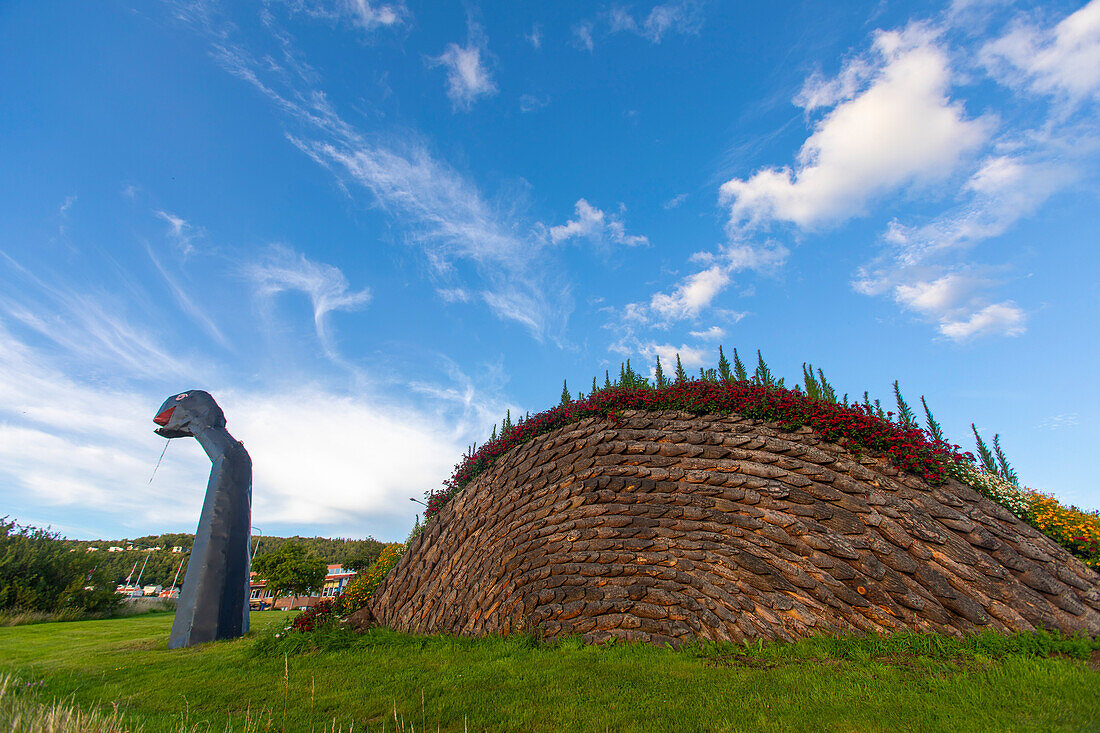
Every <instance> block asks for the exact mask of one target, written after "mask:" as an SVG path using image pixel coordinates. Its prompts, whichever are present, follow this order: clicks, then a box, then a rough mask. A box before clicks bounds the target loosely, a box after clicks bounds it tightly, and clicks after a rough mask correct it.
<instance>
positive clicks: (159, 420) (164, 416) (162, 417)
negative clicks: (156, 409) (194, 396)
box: [153, 405, 176, 427]
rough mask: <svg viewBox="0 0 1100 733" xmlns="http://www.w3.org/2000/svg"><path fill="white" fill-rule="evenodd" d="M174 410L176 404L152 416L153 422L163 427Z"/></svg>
mask: <svg viewBox="0 0 1100 733" xmlns="http://www.w3.org/2000/svg"><path fill="white" fill-rule="evenodd" d="M175 411H176V406H175V405H172V406H171V407H169V408H168V409H167V410H165V411H164V412H162V413H160V414H159V415H157V416H156V417H154V418H153V422H155V423H156V424H157V425H160V426H161V427H164V426H165V425H167V424H168V421H169V420H171V419H172V413H173V412H175Z"/></svg>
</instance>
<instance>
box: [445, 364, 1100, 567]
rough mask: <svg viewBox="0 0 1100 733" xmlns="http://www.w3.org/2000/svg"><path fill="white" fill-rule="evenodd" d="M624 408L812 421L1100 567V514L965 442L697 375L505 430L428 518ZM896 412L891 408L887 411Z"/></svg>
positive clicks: (795, 394)
mask: <svg viewBox="0 0 1100 733" xmlns="http://www.w3.org/2000/svg"><path fill="white" fill-rule="evenodd" d="M619 410H647V411H657V410H676V411H684V412H688V413H691V414H693V415H707V414H720V415H728V414H733V413H736V414H738V415H741V416H742V417H747V418H750V419H754V420H760V421H762V422H771V423H776V424H778V425H779V426H780V427H781V428H783V429H785V430H794V429H797V428H800V427H804V426H808V427H810V428H813V429H814V430H815V431H816V432H817V433H818V434H819V435H820V436H821V437H823V438H824V439H825V440H829V441H832V442H840V443H843V444H844V445H845V446H846V447H847V448H848V449H849V450H851V451H853V452H855V453H859V452H860V451H864V450H866V451H872V452H875V453H877V454H879V455H881V456H884V457H885V458H886V459H887V460H889V461H890V463H892V464H893V465H894V466H896V467H897V468H899V469H900V470H903V471H907V472H908V473H911V474H913V475H915V476H919V477H920V478H922V479H924V480H925V481H927V482H928V483H930V484H942V483H943V482H944V481H946V480H947V478H948V477H951V478H954V479H956V480H957V481H959V482H961V483H964V484H966V485H968V486H970V487H971V488H973V489H974V490H976V491H977V492H979V493H980V494H983V495H984V496H986V497H988V498H990V499H992V500H993V501H996V502H997V503H999V504H1001V505H1002V506H1004V507H1005V508H1006V509H1008V510H1009V511H1011V512H1012V513H1013V514H1015V515H1016V516H1017V517H1019V518H1021V519H1023V520H1024V521H1026V522H1027V523H1028V524H1030V525H1032V526H1033V527H1035V528H1036V529H1038V530H1039V531H1040V532H1043V533H1044V534H1046V535H1048V536H1049V537H1051V538H1052V539H1053V540H1054V541H1055V542H1057V543H1058V544H1060V545H1062V546H1063V547H1065V548H1066V549H1067V550H1069V551H1070V552H1071V553H1072V554H1073V555H1075V556H1077V557H1078V558H1080V559H1081V560H1083V561H1084V562H1085V564H1086V565H1088V566H1089V567H1091V568H1093V569H1094V570H1098V571H1100V513H1098V512H1087V511H1082V510H1080V509H1078V508H1077V507H1066V506H1064V505H1063V504H1061V503H1059V502H1058V500H1057V499H1055V498H1054V497H1052V496H1049V495H1047V494H1044V493H1041V492H1038V491H1035V490H1033V489H1028V488H1026V487H1020V486H1017V485H1015V484H1013V483H1010V482H1008V481H1006V480H1005V479H1003V478H1001V477H999V476H996V475H993V474H990V473H988V472H986V471H983V470H981V469H980V468H978V467H977V466H976V465H975V464H974V456H973V455H972V454H970V453H966V452H959V446H958V445H954V444H949V443H946V442H944V441H937V440H934V439H933V438H932V437H931V436H930V435H929V434H928V432H927V431H925V430H924V429H922V428H920V427H917V426H912V425H905V424H903V423H899V422H892V421H891V420H889V419H886V420H884V419H882V418H881V417H878V416H877V415H876V414H875V413H874V411H873V410H872V409H871V408H870V407H869V406H867V405H860V404H841V403H837V402H830V401H827V400H816V399H812V398H810V397H808V396H807V395H806V394H805V393H804V392H801V391H794V390H789V389H785V388H783V387H776V386H768V385H761V384H755V383H753V382H748V381H736V382H720V381H719V382H714V381H710V380H703V379H692V380H686V381H683V382H677V383H673V384H671V385H669V386H667V387H661V388H656V389H654V388H651V387H650V388H647V387H611V388H606V389H601V390H598V391H596V392H593V393H592V394H591V395H589V396H588V397H586V398H584V399H581V400H574V401H572V402H569V403H568V404H565V405H559V406H558V407H554V408H551V409H549V410H546V411H545V412H540V413H539V414H537V415H532V416H531V417H530V418H528V419H526V420H523V421H522V422H520V423H518V424H516V425H513V426H511V427H509V428H507V429H506V430H504V431H502V433H501V435H500V437H498V438H496V439H494V440H491V441H489V442H488V443H486V444H485V445H483V446H481V447H480V448H478V449H477V450H476V451H473V452H472V453H471V454H468V455H466V456H464V457H463V459H462V461H461V462H459V463H458V464H457V465H456V466H455V470H454V473H453V474H451V477H450V478H448V479H447V480H446V481H444V482H443V488H442V489H440V490H436V491H430V492H427V494H426V498H427V505H428V507H427V509H426V510H425V512H424V516H425V517H427V518H429V519H430V518H432V517H433V516H435V515H436V514H437V513H438V512H439V510H440V509H442V508H443V506H444V505H446V503H447V502H448V501H450V500H451V499H452V498H454V497H455V495H457V494H458V493H459V492H460V491H462V489H464V488H465V487H466V485H467V484H469V483H470V482H471V481H473V480H474V479H475V478H477V477H478V476H480V475H481V474H482V473H484V472H485V471H486V470H487V469H488V468H489V466H491V465H492V464H493V462H494V461H495V460H496V459H497V458H499V457H500V456H502V455H504V454H505V453H507V452H508V451H509V450H511V449H512V448H514V447H515V446H517V445H521V444H523V443H526V442H527V441H529V440H531V439H532V438H534V437H536V436H539V435H543V434H545V433H549V432H550V431H551V430H556V429H557V428H560V427H563V426H565V425H570V424H572V423H577V422H580V421H581V420H583V419H585V418H587V417H602V418H606V419H608V420H610V421H612V422H613V423H616V422H617V418H616V417H615V412H616V411H619ZM886 414H887V415H888V416H892V415H893V413H886Z"/></svg>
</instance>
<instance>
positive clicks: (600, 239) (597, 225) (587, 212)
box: [549, 199, 649, 247]
mask: <svg viewBox="0 0 1100 733" xmlns="http://www.w3.org/2000/svg"><path fill="white" fill-rule="evenodd" d="M574 211H575V213H576V218H575V219H570V220H569V221H567V222H566V223H565V224H559V225H557V226H552V227H550V230H549V231H550V241H552V242H553V243H554V244H560V243H561V242H563V241H565V240H568V239H577V238H584V239H588V240H589V241H590V242H592V243H593V244H602V243H606V242H611V243H614V244H622V245H625V246H627V247H636V246H639V245H648V244H649V240H648V239H647V238H646V237H644V236H641V235H634V234H627V233H626V226H625V225H624V224H623V222H622V219H620V218H619V217H618V216H616V215H615V214H606V213H605V212H603V211H602V210H600V209H597V208H596V207H594V206H592V205H591V204H589V203H588V202H587V201H585V200H584V199H578V201H577V203H576V205H575V206H574Z"/></svg>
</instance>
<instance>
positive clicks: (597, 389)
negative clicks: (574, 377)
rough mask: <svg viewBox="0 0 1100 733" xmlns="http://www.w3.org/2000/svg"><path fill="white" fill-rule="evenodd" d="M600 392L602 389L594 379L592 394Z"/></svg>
mask: <svg viewBox="0 0 1100 733" xmlns="http://www.w3.org/2000/svg"><path fill="white" fill-rule="evenodd" d="M599 391H600V388H599V387H597V386H596V378H595V377H592V394H596V393H597V392H599Z"/></svg>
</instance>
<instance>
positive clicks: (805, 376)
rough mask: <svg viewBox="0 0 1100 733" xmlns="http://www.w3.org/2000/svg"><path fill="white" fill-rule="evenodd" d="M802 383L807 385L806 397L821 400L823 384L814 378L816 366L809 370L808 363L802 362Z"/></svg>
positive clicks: (810, 367)
mask: <svg viewBox="0 0 1100 733" xmlns="http://www.w3.org/2000/svg"><path fill="white" fill-rule="evenodd" d="M802 382H803V384H805V385H806V396H807V397H809V398H810V399H811V400H820V399H821V383H820V382H818V381H817V377H816V376H814V365H813V364H810V366H809V367H808V368H807V366H806V362H802Z"/></svg>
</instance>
